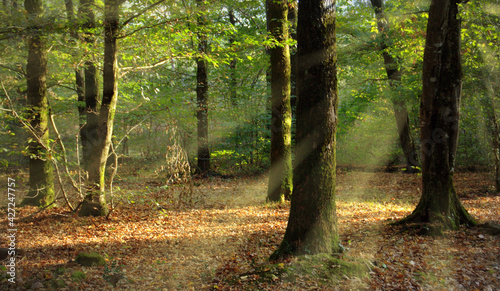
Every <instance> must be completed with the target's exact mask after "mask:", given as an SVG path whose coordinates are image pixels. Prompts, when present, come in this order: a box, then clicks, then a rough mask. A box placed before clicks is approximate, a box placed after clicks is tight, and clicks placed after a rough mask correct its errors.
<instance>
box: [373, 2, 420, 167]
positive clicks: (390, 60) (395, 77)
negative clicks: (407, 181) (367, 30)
mask: <svg viewBox="0 0 500 291" xmlns="http://www.w3.org/2000/svg"><path fill="white" fill-rule="evenodd" d="M371 3H372V6H373V8H374V10H375V15H376V18H377V27H378V31H379V34H380V36H381V39H380V50H381V51H382V56H383V58H384V65H385V71H386V73H387V78H388V79H389V84H390V86H391V88H392V89H393V92H394V93H395V94H398V92H399V91H400V87H401V69H400V68H399V61H398V59H397V58H395V57H394V56H392V55H391V54H390V53H389V51H388V50H389V49H390V40H389V35H388V33H389V21H388V19H387V17H386V16H385V14H384V10H383V0H371ZM392 105H393V110H394V117H395V118H396V125H397V128H398V135H399V142H400V144H401V149H402V150H403V153H404V155H405V160H406V172H407V173H412V172H414V167H415V166H418V155H417V151H416V150H415V143H414V142H413V138H412V135H411V130H410V118H409V115H408V110H407V108H406V102H405V101H404V100H402V99H401V97H400V96H394V97H393V98H392Z"/></svg>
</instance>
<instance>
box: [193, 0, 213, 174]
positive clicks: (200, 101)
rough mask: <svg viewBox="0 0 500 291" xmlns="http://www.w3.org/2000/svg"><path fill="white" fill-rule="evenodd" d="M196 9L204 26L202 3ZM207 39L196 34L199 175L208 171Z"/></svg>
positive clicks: (200, 23)
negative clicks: (205, 57)
mask: <svg viewBox="0 0 500 291" xmlns="http://www.w3.org/2000/svg"><path fill="white" fill-rule="evenodd" d="M196 3H197V5H198V9H200V14H199V15H198V25H199V26H200V27H202V26H204V25H205V17H204V16H203V1H202V0H197V1H196ZM207 47H208V43H207V37H206V36H205V35H204V33H203V32H199V33H198V52H199V53H200V56H199V57H198V59H197V60H196V65H197V71H196V100H197V105H198V109H197V113H196V117H197V119H198V171H199V173H200V174H206V173H207V172H208V171H209V170H210V150H209V147H208V77H207V62H206V60H205V59H204V58H203V55H204V54H205V53H206V52H207Z"/></svg>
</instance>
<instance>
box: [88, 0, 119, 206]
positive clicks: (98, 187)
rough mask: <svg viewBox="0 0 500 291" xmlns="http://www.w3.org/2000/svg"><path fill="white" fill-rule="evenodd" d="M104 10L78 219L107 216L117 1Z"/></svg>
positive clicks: (115, 80)
mask: <svg viewBox="0 0 500 291" xmlns="http://www.w3.org/2000/svg"><path fill="white" fill-rule="evenodd" d="M105 7H106V8H105V11H104V66H103V94H102V102H101V108H100V110H99V114H98V127H97V132H96V133H97V136H96V139H95V140H94V142H95V147H93V148H92V159H91V160H90V163H89V165H88V169H89V171H88V190H87V191H88V192H87V195H86V197H85V200H84V202H83V204H82V208H81V210H80V214H81V215H94V216H99V215H106V214H107V212H108V208H107V205H106V200H105V196H104V194H105V192H104V191H105V172H106V161H107V159H108V154H109V149H110V146H111V138H112V136H113V122H114V117H115V110H116V103H117V100H118V62H117V33H118V29H119V26H118V25H119V7H120V1H119V0H106V1H105ZM87 122H88V121H87Z"/></svg>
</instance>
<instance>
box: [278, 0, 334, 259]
mask: <svg viewBox="0 0 500 291" xmlns="http://www.w3.org/2000/svg"><path fill="white" fill-rule="evenodd" d="M297 29H298V35H297V38H298V40H297V41H298V79H297V80H298V101H297V137H296V138H297V147H296V154H295V164H294V179H293V194H292V202H291V209H290V217H289V220H288V226H287V229H286V232H285V236H284V238H283V241H282V243H281V245H280V247H279V248H278V250H277V251H275V252H274V254H273V255H272V256H271V259H277V258H280V257H284V256H287V255H290V254H316V253H336V252H339V251H340V249H341V247H340V245H339V238H338V230H337V214H336V206H335V173H336V170H335V165H336V162H335V145H336V144H335V133H336V123H337V106H338V105H337V104H338V101H337V100H338V98H337V69H336V66H337V65H336V64H337V56H336V38H335V1H331V0H310V1H299V12H298V27H297Z"/></svg>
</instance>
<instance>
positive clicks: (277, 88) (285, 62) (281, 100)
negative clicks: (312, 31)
mask: <svg viewBox="0 0 500 291" xmlns="http://www.w3.org/2000/svg"><path fill="white" fill-rule="evenodd" d="M266 6H267V19H268V27H269V32H270V33H271V35H272V36H273V38H274V39H275V40H276V42H277V43H278V44H277V45H274V46H273V47H271V48H270V49H269V52H270V55H271V169H270V173H269V184H268V190H267V201H271V202H284V201H285V197H288V196H290V195H291V193H292V188H293V185H292V153H291V150H292V132H291V130H292V112H291V111H292V110H291V107H290V90H291V88H290V73H291V67H290V49H289V46H288V44H287V43H286V42H287V40H288V0H279V1H278V0H268V1H267V5H266Z"/></svg>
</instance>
